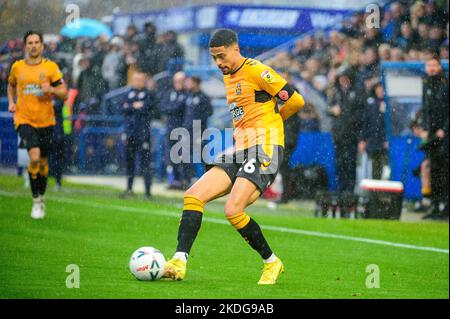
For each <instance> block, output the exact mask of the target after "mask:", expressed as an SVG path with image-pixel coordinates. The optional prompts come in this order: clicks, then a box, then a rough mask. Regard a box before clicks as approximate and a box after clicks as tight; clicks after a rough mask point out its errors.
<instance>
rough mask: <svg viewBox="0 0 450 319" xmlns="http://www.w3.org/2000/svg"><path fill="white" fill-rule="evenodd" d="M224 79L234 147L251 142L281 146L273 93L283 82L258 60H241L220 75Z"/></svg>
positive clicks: (280, 126)
mask: <svg viewBox="0 0 450 319" xmlns="http://www.w3.org/2000/svg"><path fill="white" fill-rule="evenodd" d="M224 82H225V86H226V94H227V103H228V106H229V110H230V112H231V115H232V117H233V125H234V127H235V132H234V139H235V145H236V150H243V149H248V148H250V147H252V146H254V145H280V146H284V126H283V119H282V117H281V115H280V114H279V112H278V107H277V99H276V96H277V94H279V92H280V91H281V90H282V89H283V87H284V86H285V85H286V81H285V80H284V79H283V78H282V77H281V76H280V75H278V74H277V73H276V72H275V71H274V70H273V69H271V68H270V67H268V66H266V65H264V64H262V63H261V62H259V61H257V60H253V59H245V60H243V62H242V65H241V66H240V67H239V68H238V69H237V70H236V71H234V72H233V73H231V74H228V75H225V76H224Z"/></svg>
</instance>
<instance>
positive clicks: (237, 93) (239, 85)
mask: <svg viewBox="0 0 450 319" xmlns="http://www.w3.org/2000/svg"><path fill="white" fill-rule="evenodd" d="M236 95H242V86H241V83H238V84H237V85H236Z"/></svg>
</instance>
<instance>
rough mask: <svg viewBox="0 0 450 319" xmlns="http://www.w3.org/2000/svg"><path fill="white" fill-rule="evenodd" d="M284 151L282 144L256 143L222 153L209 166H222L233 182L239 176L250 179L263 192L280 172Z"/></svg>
mask: <svg viewBox="0 0 450 319" xmlns="http://www.w3.org/2000/svg"><path fill="white" fill-rule="evenodd" d="M264 149H265V150H266V151H264ZM283 152H284V149H283V147H282V146H280V145H269V146H267V147H265V148H263V147H262V146H261V145H256V146H252V147H250V148H248V149H246V150H242V151H235V152H234V153H233V154H222V155H221V156H219V157H218V158H217V159H216V160H215V161H214V163H212V164H211V165H208V166H209V168H211V167H214V166H217V167H220V168H222V169H223V170H224V171H225V172H226V173H227V175H228V176H229V177H230V179H231V182H232V183H233V184H234V182H235V181H236V178H238V177H242V178H245V179H248V180H249V181H251V182H252V183H253V184H255V185H256V186H257V187H258V189H259V190H260V191H261V194H263V193H264V192H265V191H266V189H267V188H268V187H269V186H270V185H271V184H272V183H273V181H274V180H275V177H276V176H277V174H278V171H279V169H280V165H281V162H282V161H283ZM267 153H269V154H267Z"/></svg>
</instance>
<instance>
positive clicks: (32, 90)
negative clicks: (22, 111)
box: [23, 84, 44, 96]
mask: <svg viewBox="0 0 450 319" xmlns="http://www.w3.org/2000/svg"><path fill="white" fill-rule="evenodd" d="M23 94H24V95H34V96H43V95H44V92H42V89H41V87H40V85H39V84H27V85H26V86H25V89H24V90H23Z"/></svg>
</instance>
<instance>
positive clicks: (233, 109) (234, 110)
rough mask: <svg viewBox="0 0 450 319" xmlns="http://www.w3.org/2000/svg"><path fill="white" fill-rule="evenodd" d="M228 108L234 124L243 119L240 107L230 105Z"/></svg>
mask: <svg viewBox="0 0 450 319" xmlns="http://www.w3.org/2000/svg"><path fill="white" fill-rule="evenodd" d="M229 108H230V113H231V116H232V117H233V120H234V121H235V122H238V121H240V120H242V118H243V117H244V109H243V108H242V107H241V106H238V105H237V104H236V103H231V104H230V106H229Z"/></svg>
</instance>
